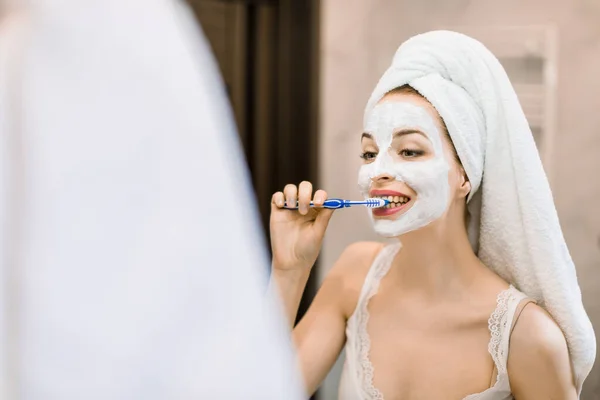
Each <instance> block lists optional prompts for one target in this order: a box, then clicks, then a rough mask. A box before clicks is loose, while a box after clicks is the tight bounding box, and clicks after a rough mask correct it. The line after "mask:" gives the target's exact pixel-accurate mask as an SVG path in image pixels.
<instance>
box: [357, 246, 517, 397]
mask: <svg viewBox="0 0 600 400" xmlns="http://www.w3.org/2000/svg"><path fill="white" fill-rule="evenodd" d="M400 247H401V246H400V245H398V246H395V245H389V246H386V247H384V248H383V249H382V250H381V251H382V253H383V252H385V253H383V254H381V257H379V258H378V260H377V261H376V263H375V265H374V266H373V268H374V271H373V274H372V276H371V277H370V282H368V284H369V287H368V291H367V292H366V293H365V295H364V297H363V298H362V299H361V301H360V304H359V305H358V307H357V310H356V311H357V313H356V314H355V316H356V319H357V321H356V322H357V330H358V332H357V336H358V346H359V352H358V354H359V357H360V372H359V374H360V373H362V374H360V375H362V376H359V379H360V380H359V381H360V382H361V383H362V387H363V389H364V391H365V394H366V395H367V396H368V397H367V399H366V400H384V398H383V394H382V393H381V392H380V391H379V389H377V388H376V387H375V386H374V385H373V375H374V372H375V368H374V367H373V364H372V363H371V360H370V359H369V352H370V350H371V339H370V338H369V333H368V332H367V326H368V322H369V310H368V309H367V306H368V304H369V300H370V299H371V298H372V297H373V296H374V295H375V294H376V293H377V291H378V290H379V284H380V282H381V279H382V278H383V277H384V276H385V275H386V274H387V273H388V271H389V270H390V267H391V265H392V261H393V260H394V257H395V255H396V253H397V252H398V250H400ZM515 292H516V289H515V288H514V287H513V286H512V285H510V286H509V287H508V289H505V290H503V291H502V292H500V293H499V294H498V296H497V299H496V303H497V305H496V308H495V310H494V312H493V313H492V315H491V316H490V318H489V319H488V327H489V330H490V342H489V344H488V351H489V353H490V355H491V356H492V359H493V361H494V364H495V365H496V369H497V370H498V372H497V375H496V383H495V384H494V386H492V387H490V388H488V389H486V390H484V391H483V392H480V393H474V394H470V395H468V396H467V397H465V398H464V399H463V400H467V399H475V398H477V397H479V396H480V395H483V394H484V393H487V392H489V391H492V390H495V389H496V388H497V386H498V384H499V382H500V380H501V378H502V377H503V376H505V375H506V373H507V372H506V362H505V361H506V356H507V355H506V354H504V348H503V347H502V335H503V333H504V332H506V327H507V325H508V322H509V321H508V318H507V317H508V315H507V314H508V307H509V304H510V302H511V300H512V299H513V298H515V297H516V293H518V292H516V293H515Z"/></svg>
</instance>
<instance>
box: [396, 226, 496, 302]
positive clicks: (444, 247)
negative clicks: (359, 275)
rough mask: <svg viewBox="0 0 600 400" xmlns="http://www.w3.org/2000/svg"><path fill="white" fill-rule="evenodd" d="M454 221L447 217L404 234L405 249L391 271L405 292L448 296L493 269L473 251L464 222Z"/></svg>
mask: <svg viewBox="0 0 600 400" xmlns="http://www.w3.org/2000/svg"><path fill="white" fill-rule="evenodd" d="M454 222H456V221H454ZM454 222H452V221H450V220H449V219H446V218H444V219H442V220H438V221H436V222H434V223H432V224H430V225H428V226H427V227H424V228H422V229H419V230H417V231H414V232H410V233H407V234H405V235H403V236H401V237H400V241H401V242H402V250H401V251H400V253H399V254H398V257H397V258H396V259H395V260H394V264H395V265H394V266H393V268H392V271H390V273H391V275H395V278H393V279H394V281H395V283H396V284H397V285H400V286H401V287H402V290H403V291H404V292H409V291H418V292H422V294H424V295H427V296H428V297H430V296H433V297H438V296H448V295H452V294H456V293H457V292H463V291H464V290H465V289H467V288H469V287H470V286H471V285H472V284H473V283H474V282H475V281H476V280H477V279H478V278H479V277H481V276H482V274H485V273H487V272H489V271H488V270H487V268H485V266H484V265H483V264H482V263H481V261H480V260H479V259H478V258H477V256H476V255H475V253H474V252H473V249H472V248H471V244H470V242H469V238H468V235H467V230H466V228H465V227H464V224H462V223H454Z"/></svg>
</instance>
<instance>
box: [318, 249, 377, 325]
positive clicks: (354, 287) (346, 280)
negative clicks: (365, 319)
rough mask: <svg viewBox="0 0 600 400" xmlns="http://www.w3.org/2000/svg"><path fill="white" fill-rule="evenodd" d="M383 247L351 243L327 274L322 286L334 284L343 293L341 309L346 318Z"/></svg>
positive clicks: (352, 309)
mask: <svg viewBox="0 0 600 400" xmlns="http://www.w3.org/2000/svg"><path fill="white" fill-rule="evenodd" d="M384 246H385V245H384V244H383V243H379V242H356V243H352V244H351V245H349V246H348V247H346V249H344V251H343V252H342V254H341V255H340V257H339V258H338V260H337V261H336V263H335V264H334V266H333V267H332V268H331V271H329V273H328V274H327V277H326V278H325V282H324V284H326V283H328V284H330V285H331V284H335V285H336V286H337V287H338V288H339V290H340V291H342V292H343V293H341V296H343V297H341V298H342V299H343V304H342V307H343V309H344V313H345V314H346V316H347V317H349V316H350V314H352V312H354V308H356V303H357V302H358V297H359V295H360V291H361V289H362V286H363V283H364V281H365V278H366V276H367V274H368V272H369V269H370V268H371V265H372V264H373V261H374V260H375V257H377V254H379V252H380V251H381V249H383V247H384Z"/></svg>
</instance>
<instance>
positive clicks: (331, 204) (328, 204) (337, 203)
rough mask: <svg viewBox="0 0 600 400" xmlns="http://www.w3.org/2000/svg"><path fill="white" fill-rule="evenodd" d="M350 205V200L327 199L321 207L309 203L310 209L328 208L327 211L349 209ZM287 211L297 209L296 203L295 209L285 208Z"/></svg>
mask: <svg viewBox="0 0 600 400" xmlns="http://www.w3.org/2000/svg"><path fill="white" fill-rule="evenodd" d="M351 204H352V202H351V201H350V200H342V199H327V200H325V202H324V203H323V205H322V206H320V207H319V206H315V204H314V203H313V202H312V201H311V202H310V207H311V208H313V207H318V208H329V209H332V210H333V209H338V208H344V207H350V206H351ZM285 208H286V209H288V210H297V209H298V204H297V203H296V206H295V207H285Z"/></svg>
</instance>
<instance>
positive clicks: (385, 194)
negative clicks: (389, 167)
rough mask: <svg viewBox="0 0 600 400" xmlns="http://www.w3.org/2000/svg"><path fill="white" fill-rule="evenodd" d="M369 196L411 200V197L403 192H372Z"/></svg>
mask: <svg viewBox="0 0 600 400" xmlns="http://www.w3.org/2000/svg"><path fill="white" fill-rule="evenodd" d="M369 196H371V197H377V196H381V197H383V196H398V197H408V198H410V196H408V195H405V194H404V193H401V192H397V191H395V190H371V192H370V193H369Z"/></svg>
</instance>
